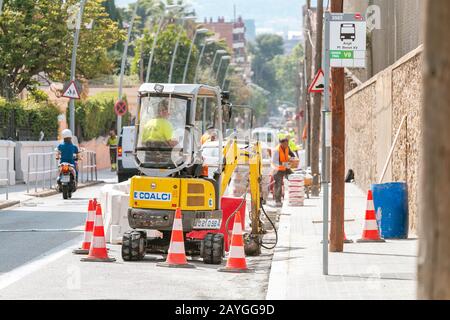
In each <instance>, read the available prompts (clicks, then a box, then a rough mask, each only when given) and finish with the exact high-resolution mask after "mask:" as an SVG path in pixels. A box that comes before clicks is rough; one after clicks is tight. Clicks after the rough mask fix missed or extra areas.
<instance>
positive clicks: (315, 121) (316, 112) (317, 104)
mask: <svg viewBox="0 0 450 320" xmlns="http://www.w3.org/2000/svg"><path fill="white" fill-rule="evenodd" d="M322 35H323V0H317V18H316V48H315V57H314V74H317V73H318V72H319V70H320V68H321V67H322V38H323V37H322ZM311 109H312V112H311V114H312V117H311V118H312V119H311V171H312V175H313V187H312V195H313V196H314V197H318V196H319V194H320V192H319V189H320V188H319V151H320V118H321V113H322V94H321V93H315V94H314V100H313V105H312V108H311Z"/></svg>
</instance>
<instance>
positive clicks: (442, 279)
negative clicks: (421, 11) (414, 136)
mask: <svg viewBox="0 0 450 320" xmlns="http://www.w3.org/2000/svg"><path fill="white" fill-rule="evenodd" d="M425 17H426V18H425V33H424V35H425V37H424V40H425V50H424V79H423V93H424V99H423V107H422V117H423V126H422V128H423V135H422V146H423V152H422V156H421V157H422V166H421V176H420V192H419V194H420V195H421V201H419V203H420V209H419V210H420V221H421V222H420V227H419V229H420V230H419V234H420V242H419V259H418V261H419V262H418V280H419V282H418V297H419V298H420V299H439V300H448V299H450V233H449V232H448V230H450V215H449V213H448V208H449V207H450V198H449V197H448V196H446V195H448V194H449V193H450V188H449V186H450V170H449V168H450V143H449V139H448V138H449V137H450V126H449V125H448V121H449V119H450V108H449V103H450V91H449V87H450V39H449V38H448V37H442V30H448V29H449V28H450V2H449V1H446V0H432V1H431V0H428V1H427V2H426V7H425Z"/></svg>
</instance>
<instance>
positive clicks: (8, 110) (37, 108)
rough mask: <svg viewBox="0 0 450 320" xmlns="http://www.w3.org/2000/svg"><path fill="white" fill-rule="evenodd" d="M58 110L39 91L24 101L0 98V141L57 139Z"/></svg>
mask: <svg viewBox="0 0 450 320" xmlns="http://www.w3.org/2000/svg"><path fill="white" fill-rule="evenodd" d="M59 113H60V112H59V109H58V107H57V106H56V105H54V104H52V103H51V102H49V101H48V97H47V96H46V95H45V93H43V92H41V91H39V92H38V91H36V92H33V93H31V95H30V97H29V98H28V99H26V100H18V99H15V100H10V101H8V100H5V99H3V98H1V97H0V139H9V138H12V139H13V140H38V139H39V137H40V132H41V131H42V132H44V134H45V136H44V140H53V139H56V138H57V137H58V115H59Z"/></svg>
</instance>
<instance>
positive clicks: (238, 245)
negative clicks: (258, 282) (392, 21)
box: [218, 211, 254, 273]
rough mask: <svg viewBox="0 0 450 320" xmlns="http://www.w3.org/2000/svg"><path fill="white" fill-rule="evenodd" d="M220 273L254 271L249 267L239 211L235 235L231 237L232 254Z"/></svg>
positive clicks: (234, 229)
mask: <svg viewBox="0 0 450 320" xmlns="http://www.w3.org/2000/svg"><path fill="white" fill-rule="evenodd" d="M218 271H220V272H236V273H249V272H253V271H254V270H253V269H249V268H248V267H247V261H246V260H245V250H244V237H243V236H242V222H241V214H240V212H239V211H238V212H237V213H236V217H235V218H234V225H233V233H232V236H231V246H230V253H229V256H228V259H227V264H226V266H225V267H224V268H219V269H218Z"/></svg>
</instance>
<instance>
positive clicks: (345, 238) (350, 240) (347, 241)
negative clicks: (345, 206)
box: [320, 231, 353, 243]
mask: <svg viewBox="0 0 450 320" xmlns="http://www.w3.org/2000/svg"><path fill="white" fill-rule="evenodd" d="M328 241H330V235H328ZM320 243H323V240H322V241H320ZM344 243H353V240H352V239H348V238H347V235H346V234H345V231H344Z"/></svg>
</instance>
